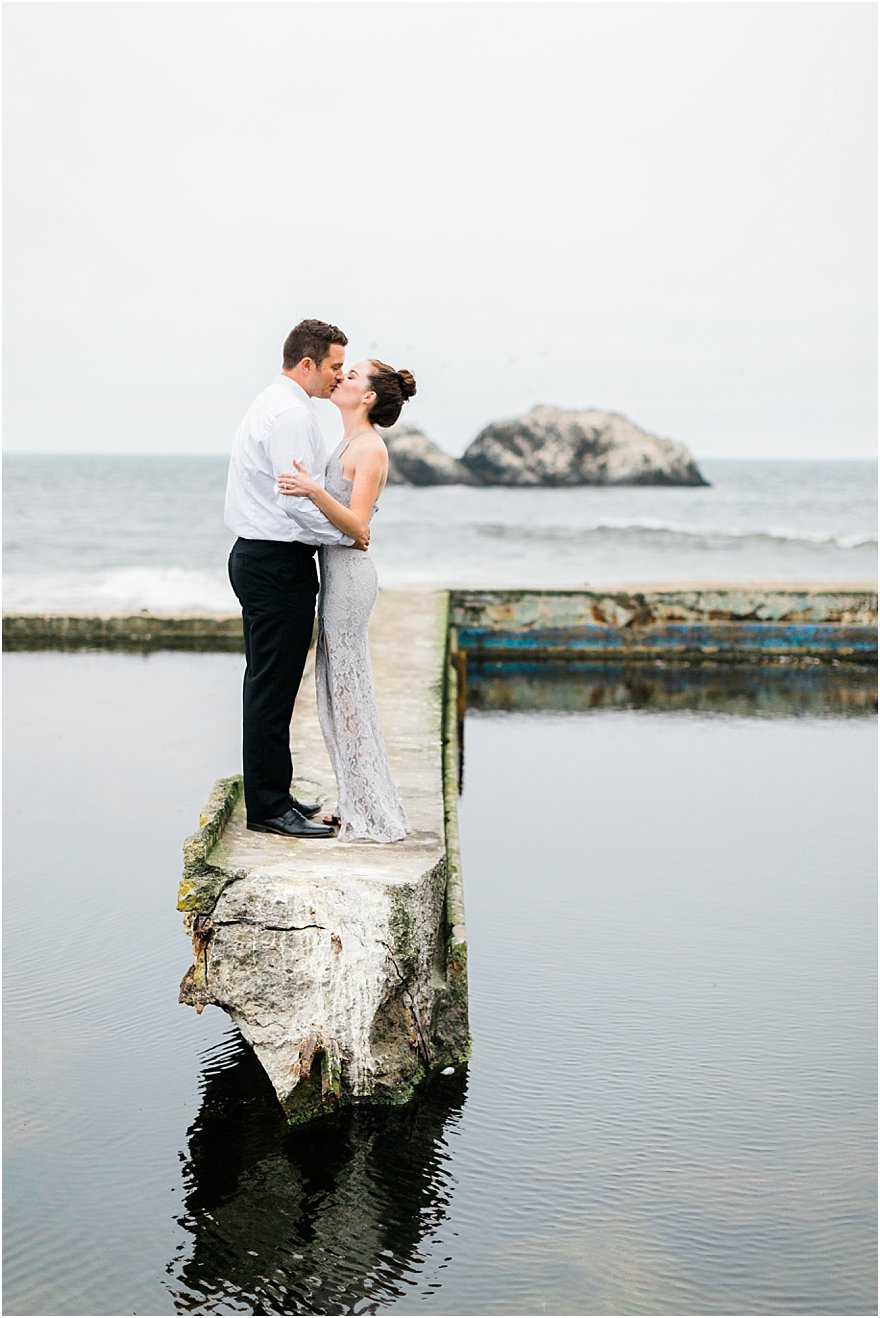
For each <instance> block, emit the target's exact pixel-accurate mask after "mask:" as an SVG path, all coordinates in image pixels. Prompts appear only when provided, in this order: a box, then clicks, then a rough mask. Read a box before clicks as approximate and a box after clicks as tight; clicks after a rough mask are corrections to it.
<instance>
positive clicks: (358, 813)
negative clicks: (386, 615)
mask: <svg viewBox="0 0 880 1318" xmlns="http://www.w3.org/2000/svg"><path fill="white" fill-rule="evenodd" d="M345 447H346V441H345V440H343V441H342V442H341V443H340V444H338V445H337V447H336V448H335V449H334V451H333V453H332V454H331V457H330V460H329V462H328V463H327V472H326V477H325V481H324V485H325V488H326V490H327V492H328V493H329V494H332V495H333V498H334V499H338V500H339V502H340V503H343V504H345V506H346V508H348V507H349V506H350V500H351V490H352V482H351V481H349V480H346V478H345V477H344V476H343V474H342V452H343V450H344V448H345ZM376 506H377V507H378V505H376ZM375 511H376V509H375V508H374V509H373V512H375ZM318 552H319V558H320V563H321V592H320V595H319V596H318V645H317V654H316V659H315V678H316V681H317V686H318V718H319V719H320V722H321V731H322V732H323V734H324V740H325V742H326V743H327V750H328V752H329V754H330V762H331V764H332V765H333V772H334V773H335V775H336V782H337V784H338V787H339V805H338V808H337V814H338V815H339V818H340V820H341V824H340V828H339V836H340V838H343V839H346V840H349V841H353V840H354V839H356V838H369V839H371V840H372V841H374V842H396V841H398V840H399V839H400V838H402V837H405V836H406V834H407V833H408V832H409V831H410V830H409V824H408V823H407V819H406V815H405V814H404V811H403V806H402V805H401V803H400V797H399V796H398V795H397V788H396V787H395V786H394V780H393V779H392V777H391V769H390V767H389V765H388V754H387V752H386V750H385V742H384V740H383V737H382V730H381V728H380V727H379V711H378V709H377V707H376V696H375V693H374V691H373V671H372V667H371V665H370V645H369V640H368V638H367V623H368V622H369V620H370V613H371V612H372V609H373V605H374V603H375V601H376V593H377V590H378V581H377V577H376V569H375V567H374V566H373V561H372V559H371V558H370V554H369V550H368V551H366V552H364V550H362V549H351V548H348V547H346V546H345V545H322V546H321V548H320V550H319V551H318Z"/></svg>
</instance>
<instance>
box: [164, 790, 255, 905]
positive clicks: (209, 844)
mask: <svg viewBox="0 0 880 1318" xmlns="http://www.w3.org/2000/svg"><path fill="white" fill-rule="evenodd" d="M243 789H244V782H243V780H242V776H241V774H240V773H237V774H232V775H231V776H230V777H228V778H218V779H217V781H216V782H215V784H214V786H213V788H212V789H211V795H210V796H209V797H208V801H207V804H206V805H205V808H204V810H203V811H202V813H201V815H200V816H199V828H198V831H197V832H196V833H192V834H191V835H190V836H189V837H188V838H186V839H185V841H184V844H183V877H182V879H181V881H180V886H179V888H178V890H177V909H178V910H179V911H200V912H210V911H212V910H213V909H214V907H215V906H216V904H217V898H218V897H219V896H220V894H221V892H222V891H223V889H224V888H225V887H226V885H227V884H228V883H231V882H232V880H233V879H234V878H235V877H236V875H235V874H233V873H230V871H229V870H225V869H217V868H215V867H214V866H212V865H209V864H208V857H209V855H210V854H211V852H212V851H213V850H214V848H215V846H216V845H217V843H218V842H219V840H220V836H221V834H222V832H223V829H224V828H225V827H226V824H227V823H228V821H229V817H230V815H231V814H232V811H233V810H234V809H235V805H236V803H237V801H238V799H239V797H240V796H241V794H242V791H243Z"/></svg>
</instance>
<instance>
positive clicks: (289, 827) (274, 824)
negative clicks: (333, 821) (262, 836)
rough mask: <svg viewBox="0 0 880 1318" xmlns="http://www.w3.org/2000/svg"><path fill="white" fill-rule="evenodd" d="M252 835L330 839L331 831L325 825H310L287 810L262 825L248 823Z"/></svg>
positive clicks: (296, 811)
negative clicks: (268, 834)
mask: <svg viewBox="0 0 880 1318" xmlns="http://www.w3.org/2000/svg"><path fill="white" fill-rule="evenodd" d="M248 828H249V829H250V831H251V832H252V833H278V834H279V836H280V837H332V836H333V829H332V828H327V826H326V825H325V824H310V823H309V821H308V820H307V819H306V818H305V816H304V815H301V814H300V812H299V811H298V810H287V811H285V813H284V814H283V815H278V817H277V818H276V819H264V820H263V821H262V823H259V824H252V823H250V821H248Z"/></svg>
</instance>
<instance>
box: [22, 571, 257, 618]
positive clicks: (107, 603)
mask: <svg viewBox="0 0 880 1318" xmlns="http://www.w3.org/2000/svg"><path fill="white" fill-rule="evenodd" d="M3 607H4V609H5V611H6V612H7V613H14V612H16V611H17V610H21V611H22V612H32V611H34V610H39V611H41V612H46V613H78V612H81V611H82V610H84V609H95V610H96V611H98V612H101V613H105V612H113V613H118V612H120V611H122V610H125V609H133V610H140V609H148V610H151V611H153V612H163V613H183V612H186V613H234V612H236V611H237V609H238V607H239V606H238V601H237V600H236V598H235V595H234V594H233V593H232V588H231V587H230V585H229V582H228V580H227V579H226V576H225V572H223V571H222V570H221V571H218V572H217V573H212V572H196V571H192V570H191V569H188V568H182V567H174V566H172V567H120V568H112V569H109V570H108V571H106V572H96V573H89V574H86V573H83V574H82V575H79V576H74V575H72V574H68V573H65V574H64V575H63V576H62V575H58V576H51V577H42V576H33V577H28V576H9V577H7V578H6V580H5V582H4V588H3Z"/></svg>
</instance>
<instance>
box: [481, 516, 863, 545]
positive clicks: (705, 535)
mask: <svg viewBox="0 0 880 1318" xmlns="http://www.w3.org/2000/svg"><path fill="white" fill-rule="evenodd" d="M458 529H464V528H458ZM473 529H474V530H475V531H476V532H477V534H478V535H481V536H484V537H486V538H487V539H493V540H507V539H510V540H522V539H523V538H525V539H530V540H556V541H569V542H577V543H588V542H592V541H597V540H602V539H605V540H609V541H613V540H630V541H635V542H638V543H640V544H645V545H647V544H652V545H658V546H662V545H665V546H667V547H670V548H671V547H674V546H676V545H680V546H683V547H693V546H699V547H700V548H725V547H729V546H730V545H732V544H734V545H735V544H739V543H742V544H746V543H749V542H750V543H752V544H756V545H766V544H787V545H792V546H795V547H797V546H799V545H803V546H807V547H809V548H816V547H818V548H828V549H844V550H846V549H864V548H870V547H872V546H873V547H876V545H877V536H876V535H860V534H856V535H839V534H836V533H835V532H833V531H804V530H800V529H796V528H793V527H776V526H773V527H765V528H758V529H755V528H748V527H742V526H731V527H715V528H709V527H706V528H705V529H701V528H699V527H696V528H695V527H690V526H682V525H681V524H677V523H675V522H663V521H660V520H658V519H656V518H652V517H640V518H634V519H630V520H624V519H620V520H618V521H615V520H613V519H606V520H605V521H601V522H594V523H592V524H591V525H588V526H576V525H572V524H568V525H559V524H558V523H557V524H555V525H545V524H543V523H534V522H533V523H525V524H522V525H520V524H514V523H508V522H480V523H476V524H474V527H473Z"/></svg>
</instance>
